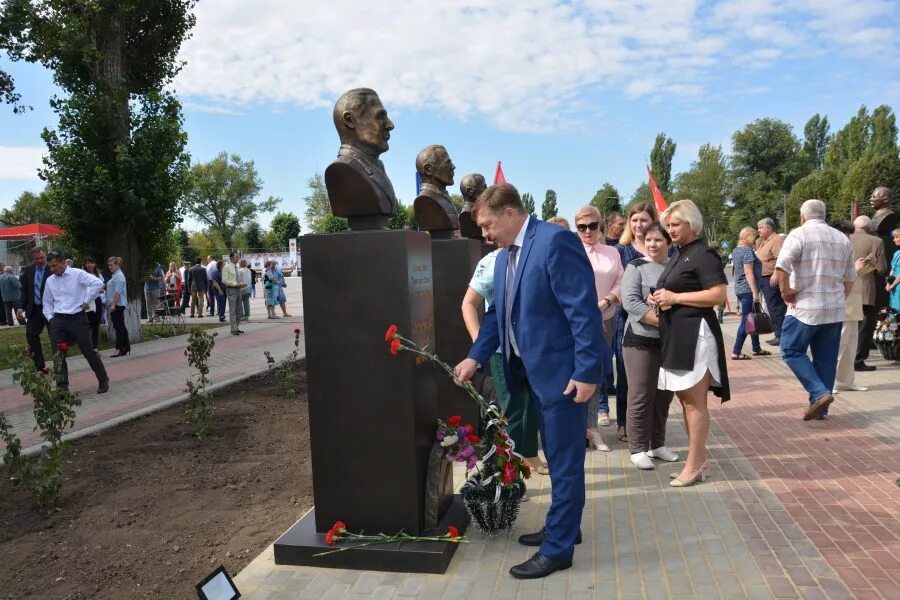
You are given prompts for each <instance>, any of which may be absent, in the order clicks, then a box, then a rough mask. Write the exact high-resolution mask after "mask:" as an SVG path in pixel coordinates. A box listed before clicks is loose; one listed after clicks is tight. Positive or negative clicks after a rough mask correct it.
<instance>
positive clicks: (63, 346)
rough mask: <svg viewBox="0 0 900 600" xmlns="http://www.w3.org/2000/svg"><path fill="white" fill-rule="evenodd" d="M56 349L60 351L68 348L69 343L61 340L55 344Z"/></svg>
mask: <svg viewBox="0 0 900 600" xmlns="http://www.w3.org/2000/svg"><path fill="white" fill-rule="evenodd" d="M56 349H57V350H59V351H60V352H65V351H67V350H68V349H69V345H68V344H67V343H65V342H61V343H60V344H58V345H57V346H56Z"/></svg>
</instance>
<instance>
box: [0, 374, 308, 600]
mask: <svg viewBox="0 0 900 600" xmlns="http://www.w3.org/2000/svg"><path fill="white" fill-rule="evenodd" d="M292 385H293V387H294V388H295V389H296V391H297V393H296V395H294V396H291V397H284V396H281V395H280V394H279V382H278V380H277V378H276V377H275V376H274V375H272V374H270V373H267V374H265V375H262V376H259V377H254V378H252V379H249V380H246V381H244V382H241V383H238V384H236V385H234V386H233V387H230V388H227V389H224V390H220V391H219V392H217V393H216V394H215V398H214V400H213V406H214V408H215V411H216V413H215V416H216V422H215V425H214V430H215V433H214V435H213V436H212V437H210V438H207V439H205V440H202V441H200V440H197V439H195V438H193V437H192V436H191V435H190V433H189V431H188V426H187V424H186V423H184V422H183V411H184V405H177V406H174V407H172V408H169V409H166V410H164V411H160V412H156V413H153V414H150V415H147V416H146V417H143V418H141V419H138V420H135V421H131V422H128V423H125V424H122V425H119V426H118V427H115V428H113V429H109V430H106V431H104V432H103V433H101V434H98V435H94V436H89V437H85V438H82V439H79V440H77V441H75V442H73V443H72V446H71V452H70V457H69V460H68V463H67V465H66V473H67V476H68V477H67V481H66V484H65V487H64V490H63V502H62V507H61V510H60V511H59V512H58V513H57V514H55V515H53V516H51V517H49V518H47V517H43V516H41V515H40V514H38V513H37V512H36V511H35V510H34V509H33V508H32V503H31V499H30V496H29V495H28V494H27V493H26V492H25V491H24V490H22V489H20V488H18V487H15V486H13V485H12V484H11V483H10V482H9V481H8V479H7V478H6V477H5V476H4V477H2V478H0V479H2V480H0V565H2V567H0V598H3V599H13V598H16V599H18V598H47V599H51V598H52V599H54V600H57V599H60V600H82V599H84V600H86V599H91V600H104V599H110V600H112V599H117V600H122V599H131V598H135V599H137V598H148V599H151V598H152V599H154V600H158V599H159V598H166V599H169V598H171V599H182V598H183V599H189V598H196V592H195V591H194V586H195V584H196V583H197V582H199V581H200V580H201V579H203V577H204V576H206V575H207V574H208V573H209V572H211V571H212V569H213V568H215V567H216V566H218V565H219V564H224V565H225V567H226V568H227V569H228V571H229V572H230V573H231V574H233V575H234V574H236V573H238V572H239V571H240V570H241V569H243V568H244V566H246V565H247V564H248V563H249V562H250V561H251V560H252V559H253V557H255V556H256V555H257V554H259V553H260V552H261V551H262V550H263V549H265V548H266V547H267V546H268V545H269V544H270V543H271V542H272V540H273V539H274V538H275V537H277V536H278V535H279V534H280V533H282V532H283V531H285V530H286V529H287V528H288V527H289V526H290V525H291V524H292V523H294V522H295V521H296V520H297V519H298V518H299V517H300V516H301V515H302V514H303V513H305V512H306V511H307V510H308V509H309V508H310V507H311V506H312V469H311V467H310V453H309V419H308V411H307V398H306V375H305V371H304V370H303V369H302V368H301V369H300V370H299V371H298V373H297V376H296V378H295V381H294V382H293V383H292ZM0 472H2V473H4V475H5V470H3V471H0Z"/></svg>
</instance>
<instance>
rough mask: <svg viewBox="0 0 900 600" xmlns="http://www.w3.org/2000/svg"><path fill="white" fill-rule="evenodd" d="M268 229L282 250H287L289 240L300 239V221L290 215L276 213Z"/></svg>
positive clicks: (295, 216)
mask: <svg viewBox="0 0 900 600" xmlns="http://www.w3.org/2000/svg"><path fill="white" fill-rule="evenodd" d="M269 228H270V230H271V231H272V233H273V234H274V235H275V239H277V240H278V242H279V243H280V244H281V247H282V248H283V249H287V248H288V246H289V245H290V240H291V238H297V237H300V219H298V218H297V215H294V214H292V213H284V212H280V213H278V214H277V215H275V216H274V217H273V218H272V223H271V224H270V225H269Z"/></svg>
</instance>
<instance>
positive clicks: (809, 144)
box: [803, 113, 831, 169]
mask: <svg viewBox="0 0 900 600" xmlns="http://www.w3.org/2000/svg"><path fill="white" fill-rule="evenodd" d="M830 127H831V125H830V124H829V123H828V117H821V116H819V113H816V114H814V115H813V116H812V118H810V120H809V121H807V122H806V125H805V126H804V127H803V136H804V139H803V156H804V158H806V160H807V161H808V162H809V164H810V168H811V169H821V168H822V167H823V166H825V154H826V153H827V151H828V143H829V141H830V138H829V136H828V130H829V129H830Z"/></svg>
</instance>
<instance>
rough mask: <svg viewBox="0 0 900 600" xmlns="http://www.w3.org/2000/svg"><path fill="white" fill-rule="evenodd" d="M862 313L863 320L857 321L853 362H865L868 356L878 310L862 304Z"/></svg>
mask: <svg viewBox="0 0 900 600" xmlns="http://www.w3.org/2000/svg"><path fill="white" fill-rule="evenodd" d="M863 315H864V316H863V320H862V321H860V322H859V341H858V342H857V343H856V359H855V360H854V361H853V362H854V363H855V364H859V363H861V362H865V361H866V360H868V358H869V350H870V349H871V348H872V336H873V335H874V334H875V321H876V320H877V319H876V317H877V316H878V311H877V310H876V308H875V307H874V306H869V305H866V304H863Z"/></svg>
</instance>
